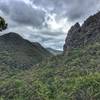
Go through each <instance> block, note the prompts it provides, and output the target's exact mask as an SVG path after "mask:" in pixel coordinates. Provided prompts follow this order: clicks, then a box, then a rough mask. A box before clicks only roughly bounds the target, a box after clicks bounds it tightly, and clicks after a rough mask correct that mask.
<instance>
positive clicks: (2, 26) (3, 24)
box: [0, 16, 8, 31]
mask: <svg viewBox="0 0 100 100" xmlns="http://www.w3.org/2000/svg"><path fill="white" fill-rule="evenodd" d="M7 26H8V24H7V23H6V22H5V20H4V18H3V17H1V16H0V31H3V30H5V29H7Z"/></svg>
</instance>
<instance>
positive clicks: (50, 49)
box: [47, 48, 63, 55]
mask: <svg viewBox="0 0 100 100" xmlns="http://www.w3.org/2000/svg"><path fill="white" fill-rule="evenodd" d="M47 50H48V51H49V52H51V53H52V54H53V55H59V54H62V53H63V51H60V50H55V49H52V48H47Z"/></svg>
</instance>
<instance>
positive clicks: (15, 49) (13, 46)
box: [0, 33, 51, 68]
mask: <svg viewBox="0 0 100 100" xmlns="http://www.w3.org/2000/svg"><path fill="white" fill-rule="evenodd" d="M49 56H51V53H50V52H49V51H47V50H46V49H45V48H43V47H42V46H41V45H40V44H39V43H34V42H33V43H31V42H29V41H28V40H25V39H23V38H22V37H21V36H20V35H18V34H16V33H8V34H4V35H2V36H0V65H9V66H13V67H18V68H27V67H30V66H32V65H34V64H37V63H39V62H41V61H42V60H44V59H45V58H47V57H49Z"/></svg>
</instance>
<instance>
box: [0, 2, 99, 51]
mask: <svg viewBox="0 0 100 100" xmlns="http://www.w3.org/2000/svg"><path fill="white" fill-rule="evenodd" d="M99 10H100V0H0V16H2V17H4V18H5V20H6V21H7V23H8V29H7V30H6V31H5V32H3V33H7V32H16V33H19V34H20V35H22V36H23V37H24V38H26V39H28V40H30V41H33V42H39V43H41V44H42V45H43V46H44V47H51V48H54V49H61V50H62V48H63V44H64V41H65V38H66V36H67V31H68V29H69V28H70V27H71V26H72V25H73V24H75V23H76V22H79V23H80V24H82V23H83V22H84V20H85V19H86V18H87V17H89V16H90V15H92V14H95V13H96V12H98V11H99ZM1 34H2V33H1Z"/></svg>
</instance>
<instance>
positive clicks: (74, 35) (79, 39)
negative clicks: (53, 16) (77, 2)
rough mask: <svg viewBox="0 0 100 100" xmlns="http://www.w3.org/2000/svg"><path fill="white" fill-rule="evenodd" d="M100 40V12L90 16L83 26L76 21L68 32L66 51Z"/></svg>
mask: <svg viewBox="0 0 100 100" xmlns="http://www.w3.org/2000/svg"><path fill="white" fill-rule="evenodd" d="M96 41H100V12H98V13H97V14H95V15H93V16H90V17H89V18H88V19H87V20H86V21H85V22H84V24H83V25H82V26H80V25H79V23H76V24H75V25H74V26H72V27H71V29H70V30H69V32H68V35H67V37H66V40H65V45H64V53H65V52H67V51H69V50H71V49H73V48H77V47H82V46H85V45H87V44H89V43H93V42H96Z"/></svg>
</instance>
